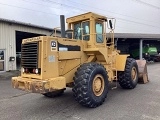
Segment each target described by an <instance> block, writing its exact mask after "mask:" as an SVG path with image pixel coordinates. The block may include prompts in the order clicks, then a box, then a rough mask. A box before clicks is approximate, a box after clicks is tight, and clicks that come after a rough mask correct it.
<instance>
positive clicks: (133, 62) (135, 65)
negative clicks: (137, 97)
mask: <svg viewBox="0 0 160 120" xmlns="http://www.w3.org/2000/svg"><path fill="white" fill-rule="evenodd" d="M133 67H135V68H136V74H137V76H136V80H133V79H132V68H133ZM129 70H130V75H129V79H130V82H131V84H132V86H134V87H135V86H136V85H137V83H138V66H137V63H136V61H135V60H134V61H132V64H131V66H130V69H129Z"/></svg>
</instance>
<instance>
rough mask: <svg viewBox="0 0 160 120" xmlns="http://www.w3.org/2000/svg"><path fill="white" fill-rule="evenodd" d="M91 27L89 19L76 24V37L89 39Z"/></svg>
mask: <svg viewBox="0 0 160 120" xmlns="http://www.w3.org/2000/svg"><path fill="white" fill-rule="evenodd" d="M89 34H90V28H89V21H86V22H79V23H75V24H74V39H77V40H82V37H83V40H89Z"/></svg>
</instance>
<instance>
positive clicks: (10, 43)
mask: <svg viewBox="0 0 160 120" xmlns="http://www.w3.org/2000/svg"><path fill="white" fill-rule="evenodd" d="M16 30H17V31H23V32H29V33H37V34H46V35H50V34H51V33H50V32H49V30H43V29H39V28H32V27H28V26H22V25H17V24H10V23H7V22H2V21H0V49H4V50H5V53H6V54H5V61H6V62H5V63H6V66H5V70H6V71H8V70H16V61H14V62H9V57H11V56H14V57H16V32H15V31H16Z"/></svg>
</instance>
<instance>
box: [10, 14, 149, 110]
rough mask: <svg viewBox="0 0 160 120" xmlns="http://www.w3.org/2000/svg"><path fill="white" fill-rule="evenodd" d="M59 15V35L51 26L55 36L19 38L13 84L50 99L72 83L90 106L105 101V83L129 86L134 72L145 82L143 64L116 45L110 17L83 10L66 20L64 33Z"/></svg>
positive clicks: (82, 101)
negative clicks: (18, 69)
mask: <svg viewBox="0 0 160 120" xmlns="http://www.w3.org/2000/svg"><path fill="white" fill-rule="evenodd" d="M60 18H61V37H59V36H57V33H56V30H55V34H54V36H40V37H34V38H28V39H23V41H22V51H21V52H22V55H21V66H22V68H21V76H18V77H13V78H12V85H13V87H14V88H17V89H21V90H25V91H28V92H32V93H40V94H43V95H45V96H47V97H55V96H57V95H61V94H63V92H64V90H65V89H66V87H71V88H72V89H73V94H74V97H75V100H76V101H77V102H78V103H80V104H81V105H83V106H86V107H91V108H94V107H98V106H99V105H101V104H102V103H103V102H104V101H105V98H106V96H107V93H108V84H109V82H112V81H116V82H119V84H120V86H121V87H122V88H125V89H133V88H135V87H136V85H137V82H138V77H139V70H140V71H141V79H142V81H144V79H143V78H145V79H146V80H147V77H146V76H147V71H146V70H145V71H146V72H145V73H144V69H146V65H145V62H144V61H138V62H136V61H135V60H134V59H132V58H128V56H129V55H121V54H120V51H119V50H117V49H116V47H115V44H114V26H115V24H114V21H115V19H109V18H107V17H105V16H101V15H98V14H95V13H92V12H88V13H85V14H81V15H78V16H74V17H70V18H68V19H66V22H67V25H68V29H67V30H66V31H65V22H64V21H65V20H64V16H61V17H60ZM107 28H108V29H109V30H110V32H109V34H108V36H107V34H106V29H107ZM106 38H107V39H106ZM137 63H138V64H140V65H141V67H140V68H139V69H138V65H137ZM142 63H143V64H142Z"/></svg>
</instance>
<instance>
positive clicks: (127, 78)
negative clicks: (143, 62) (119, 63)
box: [118, 58, 138, 89]
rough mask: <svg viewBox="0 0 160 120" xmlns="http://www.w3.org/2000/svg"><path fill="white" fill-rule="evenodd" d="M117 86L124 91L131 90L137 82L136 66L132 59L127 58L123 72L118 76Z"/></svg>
mask: <svg viewBox="0 0 160 120" xmlns="http://www.w3.org/2000/svg"><path fill="white" fill-rule="evenodd" d="M118 81H119V84H120V86H121V87H122V88H124V89H133V88H135V87H136V85H137V82H138V65H137V63H136V60H135V59H133V58H127V61H126V66H125V71H124V72H121V73H120V74H119V76H118Z"/></svg>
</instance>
